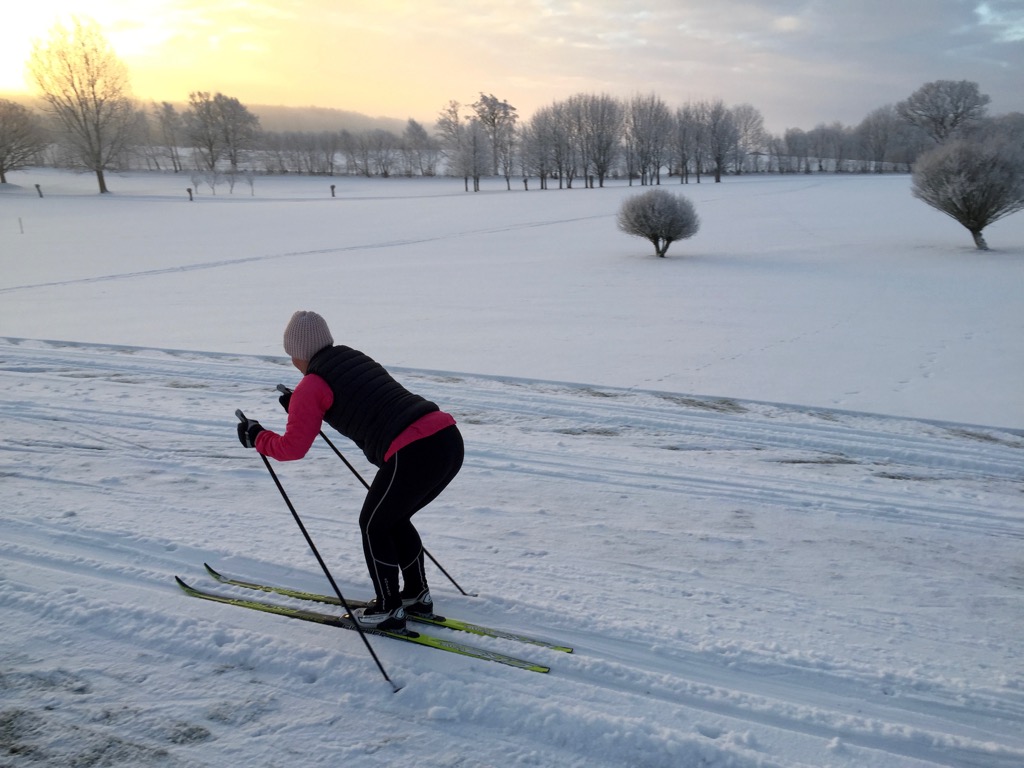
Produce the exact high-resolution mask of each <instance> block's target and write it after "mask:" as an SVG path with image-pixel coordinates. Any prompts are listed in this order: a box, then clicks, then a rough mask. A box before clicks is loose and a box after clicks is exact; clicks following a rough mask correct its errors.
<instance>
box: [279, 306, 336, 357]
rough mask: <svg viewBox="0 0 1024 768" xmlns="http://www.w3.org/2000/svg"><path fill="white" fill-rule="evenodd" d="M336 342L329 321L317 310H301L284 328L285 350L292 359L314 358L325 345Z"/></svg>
mask: <svg viewBox="0 0 1024 768" xmlns="http://www.w3.org/2000/svg"><path fill="white" fill-rule="evenodd" d="M332 344H334V337H333V336H331V329H330V328H328V327H327V321H326V320H324V319H323V318H322V317H320V315H318V314H317V313H316V312H310V311H308V310H299V311H298V312H296V313H295V314H294V315H292V318H291V320H289V321H288V325H286V326H285V329H284V351H285V353H286V354H287V355H288V356H289V357H291V358H292V360H305V361H307V362H308V361H309V360H312V359H313V355H315V354H316V353H317V352H319V351H320V350H321V349H323V348H324V347H329V346H331V345H332Z"/></svg>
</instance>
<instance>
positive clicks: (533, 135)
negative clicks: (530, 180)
mask: <svg viewBox="0 0 1024 768" xmlns="http://www.w3.org/2000/svg"><path fill="white" fill-rule="evenodd" d="M555 119H556V118H555V110H554V107H552V106H546V107H541V108H540V109H538V110H537V111H536V112H534V113H533V116H532V117H531V118H530V119H529V121H528V122H527V123H526V124H525V125H524V126H523V129H522V131H521V137H520V143H519V145H520V147H521V148H522V153H521V156H522V161H523V171H524V173H532V174H533V175H535V176H537V177H538V179H540V188H541V189H547V188H548V177H549V176H551V175H552V174H553V173H554V172H555V132H556V126H555Z"/></svg>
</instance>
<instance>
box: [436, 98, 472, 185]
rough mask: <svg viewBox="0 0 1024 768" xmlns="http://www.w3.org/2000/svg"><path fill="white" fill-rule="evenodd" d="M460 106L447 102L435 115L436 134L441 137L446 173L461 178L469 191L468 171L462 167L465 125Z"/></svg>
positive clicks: (453, 102) (453, 101) (455, 102)
mask: <svg viewBox="0 0 1024 768" xmlns="http://www.w3.org/2000/svg"><path fill="white" fill-rule="evenodd" d="M461 109H462V105H461V104H459V102H457V101H455V100H454V99H453V100H452V101H449V102H448V104H446V105H445V107H444V109H442V110H441V111H440V113H438V115H437V123H436V125H437V132H438V133H439V134H440V135H441V142H442V144H443V146H444V150H443V151H444V155H445V158H446V159H447V161H448V173H449V174H452V175H456V176H461V177H462V181H463V184H464V185H465V187H466V191H467V192H468V191H469V170H468V169H467V168H465V167H463V165H462V161H463V159H464V157H463V145H464V144H465V142H466V124H465V121H464V119H463V117H462V115H461V113H460V110H461Z"/></svg>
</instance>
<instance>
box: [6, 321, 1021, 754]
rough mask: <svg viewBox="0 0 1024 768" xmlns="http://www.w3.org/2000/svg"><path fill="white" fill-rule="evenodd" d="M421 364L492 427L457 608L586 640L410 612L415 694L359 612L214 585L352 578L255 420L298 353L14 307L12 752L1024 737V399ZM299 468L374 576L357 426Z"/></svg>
mask: <svg viewBox="0 0 1024 768" xmlns="http://www.w3.org/2000/svg"><path fill="white" fill-rule="evenodd" d="M397 374H398V375H399V377H400V378H401V379H402V380H403V381H405V382H406V383H407V384H408V385H409V386H410V387H411V388H412V389H414V390H416V391H419V392H422V393H424V394H427V395H428V396H430V397H432V398H434V399H436V400H437V401H438V402H440V403H442V404H443V405H444V406H446V407H448V408H450V409H451V410H452V412H453V413H454V414H455V415H456V417H457V418H458V420H459V422H460V424H461V426H462V429H463V431H464V433H465V435H466V440H467V444H468V445H469V446H470V451H469V455H468V459H467V465H466V467H465V469H464V471H463V474H462V475H461V476H460V477H459V479H458V480H457V481H456V483H455V484H454V485H453V487H452V488H451V489H450V491H449V492H448V493H447V494H446V495H445V496H444V497H442V499H440V500H439V501H438V502H437V503H436V504H435V505H433V506H432V507H431V508H430V509H429V510H428V511H425V512H424V513H422V515H421V518H420V520H419V522H420V526H421V528H422V530H423V532H424V537H425V539H426V543H427V545H428V547H429V548H430V549H431V551H432V552H433V554H434V555H435V556H436V557H437V558H438V559H439V560H440V561H441V562H442V564H443V565H445V567H446V568H447V569H448V570H449V571H450V572H451V573H452V574H453V575H454V576H455V577H456V579H457V580H458V581H459V582H460V583H462V584H463V586H465V587H467V588H469V589H472V590H475V591H478V592H479V593H480V596H479V597H476V598H467V597H461V596H459V595H458V593H457V592H456V590H455V589H454V587H452V586H451V585H450V584H449V583H447V582H446V580H445V579H444V577H443V576H442V575H441V574H440V573H437V572H436V571H432V580H433V581H432V586H433V591H434V593H435V596H436V599H437V601H438V604H439V607H440V608H442V609H443V610H445V611H447V612H448V613H450V614H451V615H457V616H459V617H461V618H465V619H469V620H474V621H477V622H480V623H486V624H492V625H497V626H505V627H508V628H513V629H519V630H522V631H529V632H531V633H533V634H538V635H542V636H547V637H550V638H552V639H557V640H563V641H566V642H568V643H570V644H572V645H574V646H575V647H576V653H574V654H573V655H571V656H569V655H565V654H559V653H557V652H553V651H545V650H538V649H533V648H528V647H526V646H521V645H517V644H515V643H511V642H507V641H498V640H490V641H488V640H481V641H480V644H484V645H487V646H488V647H493V648H495V649H500V650H502V651H506V652H510V653H516V654H519V655H523V656H527V657H529V658H534V659H536V660H538V661H541V662H543V663H546V664H549V665H550V666H551V667H552V672H551V673H550V674H548V675H538V674H533V673H529V672H525V671H521V670H516V669H511V668H507V667H501V666H498V665H496V664H489V663H486V662H477V661H469V660H466V659H463V658H459V657H455V656H450V655H447V654H442V653H438V652H436V651H431V650H427V649H418V648H414V647H411V646H407V645H404V644H400V643H396V642H393V641H388V640H376V641H374V643H373V644H374V647H375V649H376V651H377V653H378V654H379V655H380V657H381V659H382V661H383V663H384V665H385V666H386V667H387V669H388V671H389V673H390V674H391V675H392V677H394V678H395V679H396V680H398V681H400V682H401V683H404V684H405V688H404V689H403V690H402V691H401V692H399V693H397V694H393V693H392V692H391V689H390V687H388V686H387V685H386V683H384V681H383V680H382V678H381V677H380V675H379V673H378V671H377V670H376V668H375V667H373V665H372V662H371V661H370V659H369V657H368V655H367V653H366V650H365V648H363V646H362V644H361V643H360V642H359V639H358V637H357V636H355V635H354V634H353V633H348V632H344V631H341V630H336V629H331V628H327V627H319V626H315V625H311V624H305V623H300V622H293V621H289V620H287V619H283V618H278V617H273V616H268V615H264V614H258V613H254V612H249V611H245V610H242V609H239V608H234V607H230V606H220V605H214V604H211V603H206V602H202V601H198V600H192V599H190V598H188V597H186V596H184V595H183V594H182V593H181V592H179V591H178V590H177V588H176V587H175V586H174V583H173V580H172V579H173V576H174V575H175V574H180V575H182V576H185V577H188V578H190V580H192V581H194V582H195V583H197V584H200V585H204V586H213V585H212V584H211V582H210V580H209V579H208V578H207V577H206V576H205V575H204V572H203V569H202V563H203V562H204V561H208V562H210V563H211V564H214V565H215V566H216V567H218V568H220V569H221V570H223V571H224V572H226V573H229V574H234V575H239V576H243V577H248V578H261V579H264V580H270V581H275V582H281V583H287V584H289V585H293V586H296V587H300V588H307V589H313V590H318V591H324V590H325V589H327V585H326V583H325V579H324V577H323V576H322V575H321V574H319V573H318V570H317V567H316V563H315V560H314V559H313V557H312V555H311V553H309V552H308V551H307V549H306V547H305V546H304V543H303V541H302V538H301V536H300V534H299V532H298V530H297V529H296V528H295V526H294V524H293V523H292V521H291V519H290V516H289V515H288V512H287V510H286V508H285V507H284V505H283V503H282V501H281V499H280V497H279V496H278V495H277V493H276V490H275V489H274V487H273V485H272V483H271V480H270V478H269V477H268V475H267V473H266V471H265V469H264V468H263V466H262V464H261V463H260V462H259V461H258V459H257V458H256V456H255V455H254V454H253V453H251V452H249V451H245V450H243V449H241V447H240V446H238V444H237V442H236V441H235V439H234V436H233V432H234V424H233V417H232V415H231V414H232V412H233V410H234V409H235V408H236V407H241V408H242V409H243V410H245V411H246V412H247V413H250V415H253V416H256V417H259V418H261V419H262V420H263V421H264V423H266V424H267V425H268V426H280V424H281V423H282V419H283V413H282V412H280V410H279V408H278V406H277V404H276V400H275V397H274V394H275V393H274V391H273V387H274V385H275V384H276V383H277V382H279V381H281V382H284V383H293V382H294V380H295V378H294V377H295V372H294V371H293V370H291V369H289V368H288V367H286V366H285V365H284V361H283V360H282V359H281V358H280V357H272V358H271V357H263V356H247V355H227V354H212V353H199V352H184V351H172V350H167V349H157V348H143V347H128V346H110V345H100V344H92V343H60V342H46V341H36V340H22V339H16V338H6V339H0V424H2V429H3V434H4V440H3V443H2V444H0V449H2V450H0V477H2V481H0V498H2V501H3V509H4V514H3V516H2V517H0V617H2V619H0V621H2V630H3V631H2V632H0V660H2V664H0V765H2V766H19V767H20V766H37V765H132V766H158V765H159V766H268V767H269V766H285V765H290V766H295V765H300V766H338V765H356V766H362V765H367V766H381V765H387V766H390V765H396V766H397V765H421V766H474V767H476V766H495V767H497V766H555V765H558V766H609V767H611V766H652V767H654V766H658V767H664V768H676V767H678V766H716V767H718V766H733V767H740V768H745V767H747V766H751V767H752V766H814V767H815V768H820V767H821V766H834V767H836V768H853V767H854V766H856V767H857V768H860V767H862V766H877V767H878V768H883V767H884V768H921V767H923V766H956V767H957V768H961V767H964V766H985V767H987V768H1004V767H1005V768H1010V767H1011V766H1020V765H1021V764H1024V670H1022V668H1021V661H1020V660H1021V658H1022V657H1024V637H1022V635H1024V633H1022V632H1021V627H1022V617H1024V567H1022V561H1021V557H1020V551H1021V543H1022V538H1024V509H1022V498H1024V496H1022V492H1024V471H1022V467H1024V462H1022V457H1024V436H1022V435H1021V434H1020V433H1019V432H1018V431H1012V430H1008V429H997V428H989V427H975V426H970V425H965V424H956V423H943V422H935V421H921V420H913V419H901V418H894V417H881V416H876V415H870V414H865V413H853V412H846V411H839V410H830V409H825V408H818V407H810V408H800V407H795V406H781V405H772V404H766V403H760V402H754V401H744V400H737V399H723V398H718V397H695V396H689V395H680V394H673V393H665V392H656V391H646V390H641V389H631V390H626V389H618V388H612V387H597V386H594V387H588V386H574V385H566V384H558V383H552V382H545V381H539V380H526V379H513V378H497V377H486V376H480V375H472V374H442V373H432V372H429V371H424V370H409V369H399V370H397ZM339 447H340V448H341V449H342V450H343V451H345V452H346V455H347V456H348V457H349V458H350V459H351V460H352V461H353V462H354V463H355V464H356V466H357V468H358V469H359V470H360V471H361V472H366V473H368V472H369V469H368V468H367V467H366V466H365V464H364V463H363V462H362V461H360V457H359V456H358V455H357V454H356V453H355V452H354V449H351V448H350V447H349V446H348V445H346V444H344V443H343V442H342V443H339ZM278 471H279V473H280V476H281V479H282V482H283V483H284V485H285V487H286V488H287V489H288V491H289V493H290V495H291V498H292V501H293V502H294V503H295V505H296V507H297V508H298V510H299V511H300V513H301V514H303V517H304V519H305V522H306V524H307V526H308V527H309V529H310V532H311V533H312V535H313V536H314V538H315V539H316V540H317V542H318V544H319V546H320V548H321V550H322V552H323V554H324V556H325V558H326V559H327V560H328V562H329V563H330V564H331V566H332V568H333V571H334V574H335V577H336V578H337V579H338V581H339V584H340V586H341V588H342V590H343V591H344V592H345V593H346V594H347V595H350V596H352V597H365V596H366V591H367V588H368V584H367V581H366V578H365V575H364V574H363V566H362V564H361V562H360V554H359V546H358V532H357V529H356V526H355V513H354V510H355V509H357V507H358V504H359V500H360V496H361V494H360V490H361V488H360V486H359V485H358V482H357V481H356V480H355V478H354V477H352V475H351V474H350V473H349V472H348V470H346V469H345V467H344V466H343V465H342V464H341V463H340V462H339V461H338V460H337V459H336V458H335V457H334V456H333V454H331V452H330V451H329V450H328V449H327V448H326V447H324V446H317V447H316V448H315V449H314V451H313V452H312V454H311V456H310V457H307V459H306V460H304V461H302V462H298V463H292V464H287V465H278ZM218 588H220V589H225V588H223V587H218ZM227 591H230V590H227ZM460 639H466V638H464V637H463V638H460Z"/></svg>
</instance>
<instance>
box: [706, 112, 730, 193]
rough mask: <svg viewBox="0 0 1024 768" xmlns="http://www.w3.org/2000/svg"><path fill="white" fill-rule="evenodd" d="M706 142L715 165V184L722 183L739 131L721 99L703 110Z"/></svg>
mask: <svg viewBox="0 0 1024 768" xmlns="http://www.w3.org/2000/svg"><path fill="white" fill-rule="evenodd" d="M702 112H703V117H704V120H703V122H704V140H705V145H706V146H707V151H708V155H709V156H710V157H711V160H712V162H713V163H714V164H715V182H716V183H718V182H721V181H722V176H723V175H724V174H725V169H726V166H727V164H728V162H729V159H730V158H733V159H735V158H734V157H733V155H734V153H735V148H736V144H737V141H738V137H739V130H738V129H737V127H736V121H735V119H734V118H733V114H732V111H731V110H730V109H729V108H728V107H726V106H725V102H723V101H722V100H721V99H718V100H716V101H713V102H711V103H710V104H707V105H706V106H705V108H704V109H703V110H702Z"/></svg>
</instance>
